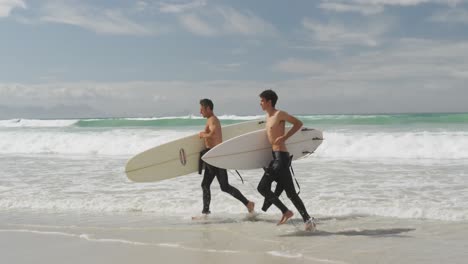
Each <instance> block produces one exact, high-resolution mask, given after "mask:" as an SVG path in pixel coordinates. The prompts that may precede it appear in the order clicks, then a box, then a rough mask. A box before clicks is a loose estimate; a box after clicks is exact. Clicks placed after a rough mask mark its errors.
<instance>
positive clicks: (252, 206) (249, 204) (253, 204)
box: [246, 201, 255, 213]
mask: <svg viewBox="0 0 468 264" xmlns="http://www.w3.org/2000/svg"><path fill="white" fill-rule="evenodd" d="M246 206H247V210H248V211H249V213H253V212H254V208H255V203H254V202H251V201H249V202H248V203H247V205H246Z"/></svg>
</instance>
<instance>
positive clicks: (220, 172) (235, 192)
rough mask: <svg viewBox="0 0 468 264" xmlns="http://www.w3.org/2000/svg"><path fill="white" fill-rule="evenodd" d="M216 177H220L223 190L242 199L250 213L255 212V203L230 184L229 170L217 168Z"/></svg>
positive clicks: (219, 180)
mask: <svg viewBox="0 0 468 264" xmlns="http://www.w3.org/2000/svg"><path fill="white" fill-rule="evenodd" d="M216 177H217V178H218V182H219V186H220V187H221V191H223V192H226V193H229V194H230V195H232V196H233V197H234V198H236V199H237V200H239V201H241V202H242V203H243V204H244V205H245V206H246V207H247V209H248V211H249V213H252V212H253V210H254V206H255V204H254V203H253V202H251V201H249V200H247V198H245V196H244V195H243V194H242V193H241V192H240V191H239V190H238V189H237V188H235V187H233V186H232V185H230V184H229V180H228V175H227V171H226V170H225V169H220V168H216Z"/></svg>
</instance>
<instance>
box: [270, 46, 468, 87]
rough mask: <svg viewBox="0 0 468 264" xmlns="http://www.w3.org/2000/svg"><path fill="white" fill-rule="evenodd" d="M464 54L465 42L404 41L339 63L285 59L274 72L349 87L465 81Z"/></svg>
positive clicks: (467, 65)
mask: <svg viewBox="0 0 468 264" xmlns="http://www.w3.org/2000/svg"><path fill="white" fill-rule="evenodd" d="M467 51H468V42H459V43H451V42H434V41H427V40H417V39H403V40H400V41H399V42H398V43H397V44H395V46H394V47H392V48H389V49H388V50H383V51H379V52H369V53H364V54H361V55H357V56H352V57H345V58H340V60H339V61H338V62H334V61H332V62H330V61H323V60H322V61H311V60H304V59H295V58H288V59H285V60H283V61H280V62H278V63H277V64H276V65H275V66H274V69H275V70H277V71H281V72H286V73H297V74H304V75H309V76H314V77H316V78H320V79H323V80H329V81H333V80H343V81H347V82H350V84H351V83H352V82H362V81H370V82H374V81H375V82H382V83H383V82H389V83H395V82H401V81H404V80H406V81H408V80H411V82H418V81H419V82H421V83H422V82H426V81H427V82H431V81H436V80H450V79H451V80H453V81H455V80H458V81H468V80H467V79H466V76H467V75H466V72H467V71H466V69H468V52H467ZM378 86H380V85H377V86H376V87H378ZM440 89H444V87H443V86H442V87H440Z"/></svg>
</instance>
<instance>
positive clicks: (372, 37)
mask: <svg viewBox="0 0 468 264" xmlns="http://www.w3.org/2000/svg"><path fill="white" fill-rule="evenodd" d="M302 25H303V27H304V29H305V30H306V34H308V35H311V37H312V39H313V40H314V41H318V42H322V43H327V44H328V46H329V47H330V46H331V47H336V46H346V45H361V46H368V47H375V46H378V45H379V41H380V38H381V36H382V35H383V34H384V33H385V32H386V31H387V30H388V29H389V28H390V27H391V22H389V21H388V22H385V23H382V22H380V23H377V22H373V23H369V24H367V25H363V26H360V25H356V26H351V25H345V24H343V23H338V22H330V23H320V22H316V21H313V20H311V19H309V18H304V19H303V20H302ZM329 47H328V48H329Z"/></svg>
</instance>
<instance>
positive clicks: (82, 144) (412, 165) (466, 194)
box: [0, 113, 468, 263]
mask: <svg viewBox="0 0 468 264" xmlns="http://www.w3.org/2000/svg"><path fill="white" fill-rule="evenodd" d="M297 117H298V118H299V119H301V120H302V121H303V122H304V126H305V127H309V128H316V129H320V130H322V131H323V135H324V142H323V144H322V145H321V146H320V147H319V148H318V149H317V151H316V152H315V153H314V154H312V155H311V156H309V157H307V158H305V159H302V160H297V161H295V162H294V163H293V168H294V172H295V175H296V179H297V181H298V182H299V184H300V197H301V198H302V199H303V201H304V203H305V205H306V207H307V209H308V211H309V214H311V215H312V216H314V217H315V218H317V219H318V222H319V230H320V228H322V229H323V228H325V229H326V226H327V225H331V226H335V227H336V226H340V227H341V228H343V229H342V230H349V229H352V230H355V228H356V227H357V226H360V228H361V229H360V230H362V225H363V223H364V222H365V221H369V219H384V220H382V221H384V222H385V223H386V224H385V226H388V223H392V224H394V225H395V224H398V223H412V224H408V225H410V226H411V227H414V226H415V224H414V223H423V222H424V223H429V222H430V223H434V222H435V223H443V224H444V225H459V224H461V225H462V226H466V224H467V223H468V114H466V113H453V114H452V113H442V114H436V113H434V114H375V115H310V114H303V115H297ZM263 118H264V116H236V115H223V116H220V119H221V123H222V124H224V125H227V124H233V123H237V122H242V121H248V120H253V119H263ZM204 124H205V119H203V118H201V117H198V116H180V117H157V118H156V117H155V118H102V119H99V118H97V119H63V120H31V119H10V120H0V168H1V175H0V220H1V222H2V224H1V226H0V236H1V234H2V232H3V233H5V234H6V233H7V232H13V231H14V230H16V231H17V232H32V233H33V234H45V235H51V234H52V235H54V234H55V235H56V234H61V235H64V236H70V237H74V236H75V238H76V239H85V240H87V241H88V240H90V237H99V235H98V234H99V232H104V231H103V230H107V229H106V228H109V227H110V226H112V227H114V228H116V229H115V230H122V228H130V227H140V228H142V229H144V230H148V228H149V230H153V231H154V228H155V226H164V227H167V226H172V227H173V225H176V226H177V227H179V228H185V227H187V226H188V227H193V222H192V221H191V216H194V215H198V214H200V212H201V210H202V191H201V187H200V184H201V179H202V177H201V176H200V175H198V174H196V173H194V174H190V175H186V176H181V177H177V178H174V179H170V180H165V181H161V182H154V183H134V182H131V181H129V180H128V179H127V177H126V175H125V172H124V167H125V164H126V162H127V161H128V159H130V158H131V157H132V156H134V155H136V154H137V153H139V152H141V151H144V150H146V149H148V148H151V147H154V146H156V145H159V144H162V143H165V142H169V141H171V140H174V139H177V138H180V137H184V136H187V135H190V134H193V133H197V132H198V131H201V130H202V129H203V126H204ZM162 173H164V172H162ZM240 173H241V174H242V176H243V179H244V180H245V183H244V184H243V183H242V182H241V181H240V179H239V178H238V177H237V176H236V174H235V173H232V172H230V177H229V181H230V183H231V184H232V185H233V186H235V187H237V188H238V189H239V190H240V191H241V192H242V193H243V194H244V195H245V196H246V197H247V198H248V199H251V200H253V201H254V202H256V204H257V211H259V209H260V207H261V203H262V197H261V196H260V195H259V194H258V192H257V191H256V187H257V184H258V181H259V180H260V177H261V176H262V173H263V172H262V171H261V170H251V171H241V172H240ZM282 200H283V201H285V202H286V205H287V206H288V207H289V208H290V209H292V210H293V211H294V212H296V211H295V208H294V207H293V205H292V204H291V203H290V202H289V200H288V199H287V197H286V195H285V194H283V196H282ZM211 211H212V219H214V220H213V222H210V221H208V222H206V223H205V224H206V225H204V226H202V228H203V230H205V229H206V228H207V227H210V224H214V225H215V226H216V224H226V223H227V224H228V225H232V224H234V225H237V227H236V228H240V227H239V226H241V227H242V228H251V229H254V228H253V226H254V225H256V224H258V221H260V222H262V221H263V225H262V228H267V229H268V230H276V226H275V225H274V221H275V220H277V219H279V218H280V212H279V211H278V210H277V209H276V208H273V207H272V208H271V209H270V210H269V211H268V212H266V213H265V212H260V214H259V219H260V220H258V219H257V220H256V221H253V222H250V221H247V222H246V221H245V212H246V209H245V207H244V206H243V205H242V204H241V203H239V202H238V201H237V200H235V199H233V198H232V197H230V196H228V195H226V194H225V193H223V192H221V190H220V188H219V185H218V184H217V182H216V180H215V181H214V182H213V184H212V202H211ZM340 219H346V221H351V222H349V223H350V224H349V225H348V226H346V225H344V226H343V223H344V222H338V223H336V222H333V224H332V222H330V221H339V220H340ZM353 219H361V220H360V222H352V220H353ZM321 221H322V223H323V224H322V225H320V222H321ZM379 221H381V220H378V221H377V222H379ZM346 223H348V222H346ZM264 225H267V227H263V226H264ZM96 226H98V227H99V228H97V229H96ZM416 226H418V224H416ZM211 227H213V226H211ZM289 227H290V228H291V229H290V230H289V231H288V230H286V231H285V230H283V231H282V232H283V233H282V234H288V233H290V232H296V231H297V230H298V229H300V228H302V227H301V221H300V216H299V214H298V213H297V212H296V213H295V216H294V219H293V221H291V224H290V225H289ZM405 227H406V225H405ZM77 228H78V229H86V230H85V231H82V230H81V231H76V230H77ZM145 228H146V229H145ZM353 228H354V229H353ZM58 229H60V230H61V231H60V232H58V231H57V230H58ZM332 229H333V228H332ZM93 230H94V231H93ZM96 230H100V231H96ZM262 230H264V229H262ZM179 231H180V230H179ZM192 231H193V230H192ZM41 232H42V233H41ZM82 232H84V233H82ZM116 232H117V231H116ZM116 232H114V233H112V234H109V233H106V234H107V237H106V236H105V237H106V238H105V239H101V240H99V239H97V238H96V239H95V241H94V242H96V241H100V242H109V241H111V242H112V241H113V242H116V241H117V242H119V241H120V242H119V243H126V242H125V241H127V242H128V243H130V244H132V243H133V245H137V246H138V245H139V244H138V243H143V242H142V239H140V240H138V239H137V238H131V237H125V238H124V237H122V236H120V233H119V234H117V233H116ZM119 232H120V231H119ZM261 232H263V231H261ZM336 232H339V231H336ZM266 233H267V232H266V231H265V234H266ZM89 234H92V236H90V235H89ZM276 234H277V233H276ZM335 234H339V233H335ZM258 235H259V236H262V235H261V234H258ZM178 236H180V235H178ZM109 237H112V239H111V238H109ZM152 239H154V238H152ZM186 239H188V240H190V239H189V238H186ZM150 240H151V239H150ZM122 241H123V242H122ZM265 241H266V240H265ZM295 241H296V242H293V244H294V243H296V244H295V245H297V243H299V242H297V241H298V240H295ZM163 242H164V241H163ZM163 242H160V243H159V244H157V243H156V244H157V245H159V246H163V247H164V246H166V247H179V249H184V248H191V250H193V248H194V247H189V246H188V245H187V244H186V243H185V244H184V240H183V239H182V241H178V242H177V241H172V242H171V243H169V244H167V243H163ZM166 242H167V241H166ZM145 243H147V242H145ZM148 243H149V242H148ZM265 243H266V242H265ZM463 243H464V244H465V245H466V240H464V242H463ZM150 244H151V243H150ZM153 244H154V243H153ZM168 245H169V246H168ZM226 248H231V247H228V246H226V247H225V248H222V249H219V250H221V252H224V251H222V250H226ZM286 248H287V247H286ZM283 249H284V248H283ZM239 250H241V249H239ZM266 252H267V253H265V254H269V256H270V257H272V256H273V257H275V256H277V255H279V256H280V257H283V258H285V257H286V258H289V257H291V256H293V257H292V258H293V259H297V258H296V257H297V256H300V258H302V259H303V258H304V257H305V256H308V255H307V253H306V252H305V251H304V252H303V251H301V252H299V253H298V251H297V250H296V251H294V250H293V249H291V248H287V249H286V250H283V251H281V250H280V251H275V250H273V251H271V250H270V251H266ZM268 252H270V253H268ZM271 252H273V253H271ZM298 254H299V255H298ZM26 262H27V261H26ZM319 262H320V261H319ZM384 262H385V261H384ZM390 262H391V261H390ZM416 262H417V261H416ZM337 263H338V262H337Z"/></svg>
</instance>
